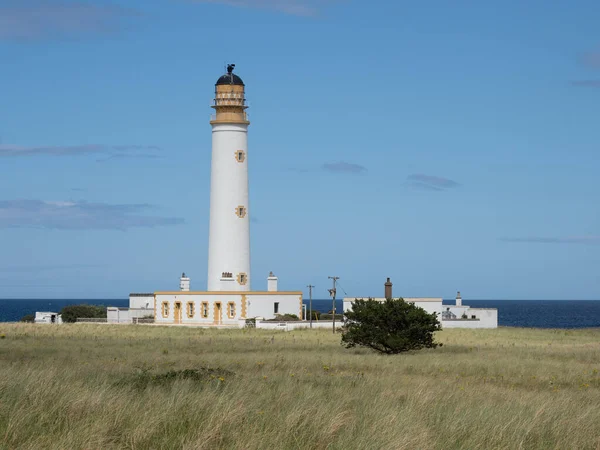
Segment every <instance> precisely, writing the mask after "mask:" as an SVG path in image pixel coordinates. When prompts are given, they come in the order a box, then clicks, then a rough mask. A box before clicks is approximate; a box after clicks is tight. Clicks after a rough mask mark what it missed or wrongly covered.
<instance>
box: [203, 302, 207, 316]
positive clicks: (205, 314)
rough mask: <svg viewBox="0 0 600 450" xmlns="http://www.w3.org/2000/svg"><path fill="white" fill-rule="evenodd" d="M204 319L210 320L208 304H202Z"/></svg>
mask: <svg viewBox="0 0 600 450" xmlns="http://www.w3.org/2000/svg"><path fill="white" fill-rule="evenodd" d="M202 317H204V318H205V319H206V318H208V302H202Z"/></svg>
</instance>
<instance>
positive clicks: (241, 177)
mask: <svg viewBox="0 0 600 450" xmlns="http://www.w3.org/2000/svg"><path fill="white" fill-rule="evenodd" d="M234 68H235V64H230V65H228V67H227V73H226V74H225V75H223V76H222V77H220V78H219V79H218V80H217V83H216V85H215V99H214V104H213V105H212V107H213V108H214V109H215V114H214V115H213V116H212V120H211V122H210V124H211V125H212V162H211V174H210V230H209V237H208V241H209V243H208V290H209V291H250V282H251V280H252V278H251V276H250V217H249V206H248V125H250V122H249V121H248V116H247V115H246V108H248V106H247V105H246V98H245V95H244V82H243V81H242V79H241V78H240V77H238V76H237V75H235V74H234V73H233V69H234Z"/></svg>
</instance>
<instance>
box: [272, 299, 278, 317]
mask: <svg viewBox="0 0 600 450" xmlns="http://www.w3.org/2000/svg"><path fill="white" fill-rule="evenodd" d="M273 314H279V302H275V303H273Z"/></svg>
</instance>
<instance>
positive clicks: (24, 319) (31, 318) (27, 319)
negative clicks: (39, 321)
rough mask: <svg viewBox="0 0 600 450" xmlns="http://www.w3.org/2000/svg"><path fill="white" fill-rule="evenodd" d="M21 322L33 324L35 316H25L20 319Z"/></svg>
mask: <svg viewBox="0 0 600 450" xmlns="http://www.w3.org/2000/svg"><path fill="white" fill-rule="evenodd" d="M21 322H27V323H33V322H35V314H27V315H25V316H23V317H21Z"/></svg>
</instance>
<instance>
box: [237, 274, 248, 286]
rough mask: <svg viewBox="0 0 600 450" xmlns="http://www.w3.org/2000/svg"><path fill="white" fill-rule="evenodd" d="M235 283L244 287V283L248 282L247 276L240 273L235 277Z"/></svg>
mask: <svg viewBox="0 0 600 450" xmlns="http://www.w3.org/2000/svg"><path fill="white" fill-rule="evenodd" d="M237 281H238V283H239V284H241V285H242V286H244V285H245V284H246V282H247V281H248V276H247V275H246V274H245V273H240V274H238V276H237Z"/></svg>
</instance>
